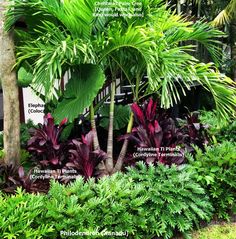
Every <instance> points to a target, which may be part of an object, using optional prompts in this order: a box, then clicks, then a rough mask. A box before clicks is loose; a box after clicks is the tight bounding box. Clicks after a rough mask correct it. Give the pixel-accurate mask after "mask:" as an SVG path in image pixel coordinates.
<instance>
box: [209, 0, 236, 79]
mask: <svg viewBox="0 0 236 239" xmlns="http://www.w3.org/2000/svg"><path fill="white" fill-rule="evenodd" d="M225 24H227V25H229V29H230V30H229V38H230V48H231V59H232V60H233V62H234V64H233V66H232V76H233V79H234V81H235V82H236V0H231V1H230V2H229V3H228V5H227V6H226V7H225V9H223V10H222V11H221V12H220V13H219V14H218V15H217V16H216V17H215V19H214V20H213V25H214V26H222V25H225Z"/></svg>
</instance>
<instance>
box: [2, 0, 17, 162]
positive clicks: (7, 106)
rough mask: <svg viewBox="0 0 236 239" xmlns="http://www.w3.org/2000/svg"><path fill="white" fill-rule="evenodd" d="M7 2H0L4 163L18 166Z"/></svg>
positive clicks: (11, 48)
mask: <svg viewBox="0 0 236 239" xmlns="http://www.w3.org/2000/svg"><path fill="white" fill-rule="evenodd" d="M6 5H7V1H0V78H1V81H2V89H3V103H4V107H3V108H4V111H3V113H4V153H5V157H4V161H5V163H7V164H18V163H19V161H20V110H19V95H18V94H19V93H18V86H17V80H16V72H15V71H14V70H13V66H14V65H15V53H14V41H13V36H12V32H10V33H6V32H5V31H4V11H5V6H6Z"/></svg>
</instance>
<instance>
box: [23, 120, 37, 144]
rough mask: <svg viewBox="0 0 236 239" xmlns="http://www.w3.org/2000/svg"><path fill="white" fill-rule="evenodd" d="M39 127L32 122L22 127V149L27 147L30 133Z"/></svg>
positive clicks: (29, 121)
mask: <svg viewBox="0 0 236 239" xmlns="http://www.w3.org/2000/svg"><path fill="white" fill-rule="evenodd" d="M33 128H37V126H36V125H35V124H34V123H33V121H32V120H28V121H27V123H23V124H21V125H20V144H21V147H22V148H26V147H27V143H28V140H29V139H30V137H31V135H30V131H31V130H32V129H33Z"/></svg>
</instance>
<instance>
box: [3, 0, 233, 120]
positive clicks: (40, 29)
mask: <svg viewBox="0 0 236 239" xmlns="http://www.w3.org/2000/svg"><path fill="white" fill-rule="evenodd" d="M95 2H99V1H95V0H88V1H85V0H64V1H59V0H26V1H21V0H15V1H14V3H13V5H12V6H10V7H9V10H8V12H7V24H6V28H7V29H10V28H11V27H12V26H13V25H14V23H15V22H16V21H17V20H18V19H21V18H23V19H24V21H25V22H26V24H27V31H22V30H19V29H17V36H19V37H18V39H19V40H18V45H17V56H18V58H17V59H18V62H17V65H18V66H22V65H24V64H27V66H28V70H31V71H32V72H33V75H34V77H33V85H34V87H36V89H37V91H41V93H42V92H47V94H46V100H48V101H49V100H51V99H52V97H53V94H55V90H54V89H55V85H56V81H58V82H60V80H61V78H62V76H63V75H64V74H65V72H66V71H68V70H71V71H72V72H76V71H78V72H77V73H78V75H79V74H80V75H83V76H84V77H85V78H86V77H87V78H88V79H87V83H86V84H85V83H84V82H85V80H83V77H77V79H75V78H76V74H74V83H75V82H77V84H79V85H80V87H79V89H83V91H85V92H90V93H88V95H89V97H87V98H86V96H84V97H85V98H83V99H82V101H84V102H85V103H84V104H81V105H80V107H77V109H76V114H77V115H78V113H82V112H83V108H84V107H87V106H89V105H90V104H91V102H92V100H93V98H94V97H95V96H96V93H97V92H98V90H99V89H100V88H101V87H102V85H103V83H104V81H105V77H104V74H103V73H104V72H105V70H106V69H107V68H112V69H115V68H116V69H117V68H119V69H120V70H122V71H123V73H124V75H125V76H126V78H127V80H129V81H130V82H132V81H133V80H135V77H137V75H138V74H139V75H143V74H147V76H148V83H147V84H148V87H147V92H146V93H147V94H148V93H150V92H158V93H159V94H160V98H161V105H162V107H165V108H169V107H170V106H172V105H173V104H174V103H176V102H178V101H179V100H180V93H183V94H184V95H185V91H186V89H187V90H188V89H190V87H191V86H192V85H193V84H194V83H196V82H197V83H198V84H200V85H202V86H203V87H205V88H206V89H207V90H209V91H210V92H211V93H212V95H213V97H214V100H215V103H216V108H217V110H218V112H219V115H220V116H221V117H227V116H228V115H230V114H232V113H233V112H234V110H235V109H234V107H235V103H236V99H235V84H234V83H233V81H232V80H231V79H229V78H228V77H226V76H225V75H223V74H221V73H220V72H218V70H217V69H216V67H215V65H214V63H208V64H205V63H202V62H200V61H199V60H198V59H197V58H196V57H194V56H193V54H192V51H194V49H195V46H194V45H192V44H189V41H194V42H195V41H198V42H200V43H201V44H203V45H204V46H205V47H206V48H207V49H208V51H209V53H210V54H211V56H212V59H213V60H214V62H215V63H216V65H218V64H220V58H221V54H220V46H219V44H220V42H219V41H218V39H219V38H221V37H223V33H222V32H220V31H218V30H216V29H214V28H212V27H211V26H210V25H209V24H207V23H205V22H202V21H199V22H196V23H193V22H190V21H188V20H187V19H186V18H184V17H183V16H179V15H176V14H175V13H172V12H171V11H170V10H168V8H167V6H166V5H165V4H163V3H162V1H161V0H149V1H148V0H143V1H141V2H142V10H143V14H144V17H142V18H140V17H96V16H94V14H93V13H94V9H95ZM108 2H112V1H108ZM120 2H122V1H120ZM126 2H132V1H130V0H126ZM130 11H131V12H130V13H132V9H131V10H130ZM183 42H186V43H185V44H183ZM180 43H181V44H180ZM84 64H86V65H87V67H83V66H81V65H84ZM89 65H91V66H93V68H96V69H94V71H93V73H94V74H92V73H91V74H90V76H86V74H82V73H81V71H80V70H79V69H81V67H82V68H83V69H84V68H85V69H84V70H86V71H87V72H89V71H90V70H89ZM92 82H96V84H92V85H91V83H92ZM75 84H76V83H75ZM83 84H84V85H83ZM68 86H69V83H68ZM69 88H73V84H72V83H71V86H70V87H69ZM71 91H72V90H71ZM77 93H78V94H79V92H78V91H76V92H73V94H74V95H73V97H76V94H77ZM69 95H70V94H69ZM81 97H82V96H81ZM136 97H137V99H138V96H136ZM69 98H70V96H68V99H67V100H69ZM77 98H78V97H77ZM79 101H81V99H79ZM76 102H78V101H76ZM71 110H73V111H75V110H74V109H68V107H67V110H66V111H64V112H63V114H64V115H63V116H61V117H63V118H64V117H69V119H72V118H73V117H72V115H71ZM61 113H62V112H61ZM59 118H60V117H59Z"/></svg>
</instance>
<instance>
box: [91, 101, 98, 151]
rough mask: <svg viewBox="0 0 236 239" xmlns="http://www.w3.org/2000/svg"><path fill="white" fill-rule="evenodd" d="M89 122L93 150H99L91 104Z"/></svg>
mask: <svg viewBox="0 0 236 239" xmlns="http://www.w3.org/2000/svg"><path fill="white" fill-rule="evenodd" d="M90 121H91V128H92V132H93V146H94V150H97V149H100V145H99V141H98V134H97V127H96V122H95V117H94V108H93V104H91V106H90Z"/></svg>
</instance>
